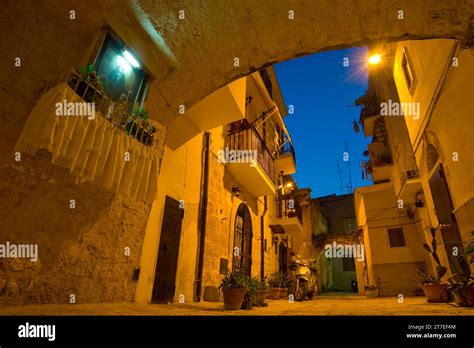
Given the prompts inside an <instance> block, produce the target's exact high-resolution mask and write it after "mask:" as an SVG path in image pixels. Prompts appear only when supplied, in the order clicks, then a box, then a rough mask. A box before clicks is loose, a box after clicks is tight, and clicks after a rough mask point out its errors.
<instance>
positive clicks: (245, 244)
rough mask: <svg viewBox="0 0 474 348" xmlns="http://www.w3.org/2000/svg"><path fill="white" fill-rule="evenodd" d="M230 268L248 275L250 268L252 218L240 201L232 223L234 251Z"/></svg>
mask: <svg viewBox="0 0 474 348" xmlns="http://www.w3.org/2000/svg"><path fill="white" fill-rule="evenodd" d="M233 255H234V256H233V262H232V269H233V270H234V271H235V270H241V271H242V272H244V273H245V274H247V275H248V276H250V272H251V268H252V219H251V215H250V210H249V208H248V207H247V205H246V204H244V203H242V204H240V205H239V207H238V208H237V214H236V216H235V223H234V253H233Z"/></svg>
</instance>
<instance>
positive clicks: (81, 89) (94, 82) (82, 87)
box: [76, 64, 103, 102]
mask: <svg viewBox="0 0 474 348" xmlns="http://www.w3.org/2000/svg"><path fill="white" fill-rule="evenodd" d="M88 86H92V87H93V88H88ZM97 91H99V92H101V93H103V83H102V81H101V79H100V77H99V76H98V75H97V72H96V71H95V68H94V65H93V64H90V65H89V66H83V67H82V68H81V71H80V75H79V81H78V85H77V88H76V93H77V94H78V95H79V96H80V97H83V98H84V100H85V101H86V102H91V101H92V99H93V98H94V96H95V94H96V92H97ZM84 93H85V94H84Z"/></svg>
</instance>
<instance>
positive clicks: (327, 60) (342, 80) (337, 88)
mask: <svg viewBox="0 0 474 348" xmlns="http://www.w3.org/2000/svg"><path fill="white" fill-rule="evenodd" d="M365 54H366V48H352V49H345V50H339V51H330V52H322V53H318V54H313V55H310V56H306V57H302V58H298V59H293V60H290V61H286V62H283V63H279V64H276V65H275V66H274V69H275V72H276V74H277V78H278V81H279V83H280V88H281V90H282V93H283V98H284V99H285V103H286V105H287V106H288V105H293V106H294V114H293V115H288V116H287V117H285V123H286V125H287V128H288V131H289V132H290V135H291V136H292V138H293V144H294V146H295V152H296V166H297V173H296V174H294V175H293V177H294V178H295V180H296V183H297V185H298V187H299V188H305V187H309V188H311V190H312V193H311V196H312V197H320V196H325V195H329V194H333V193H336V194H338V195H339V194H341V185H340V181H339V175H338V172H337V167H336V160H339V166H340V168H341V177H342V185H343V190H344V192H343V193H348V188H347V187H345V185H348V184H349V171H348V165H347V162H344V161H343V153H344V152H345V151H346V150H345V142H346V141H347V143H348V152H349V156H350V157H349V158H350V169H351V174H352V175H351V176H352V187H353V188H356V187H360V186H366V185H369V184H370V182H369V181H368V180H367V179H365V180H362V174H361V173H362V171H361V169H360V160H362V159H367V158H364V156H363V154H362V153H363V152H364V150H366V149H367V144H368V143H369V142H370V138H365V137H364V135H363V133H362V127H360V128H361V129H360V132H359V133H355V132H354V129H353V120H354V119H355V120H356V121H358V120H359V113H360V108H359V107H355V106H348V105H354V101H355V100H356V99H357V98H358V97H360V96H361V95H362V94H364V92H365V90H366V89H367V70H366V69H365V68H364V67H363V65H364V64H363V63H360V62H362V61H363V60H364V59H365V58H364V57H365V56H364V55H365ZM344 57H348V58H349V67H344V66H343V59H344ZM356 61H357V62H359V63H357V62H356ZM357 71H359V72H358V73H357Z"/></svg>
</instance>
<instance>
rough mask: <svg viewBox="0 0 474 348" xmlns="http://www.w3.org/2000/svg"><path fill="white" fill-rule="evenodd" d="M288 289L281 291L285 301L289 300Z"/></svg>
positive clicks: (281, 296)
mask: <svg viewBox="0 0 474 348" xmlns="http://www.w3.org/2000/svg"><path fill="white" fill-rule="evenodd" d="M288 293H289V292H288V289H287V288H282V289H281V290H280V298H283V299H285V300H288Z"/></svg>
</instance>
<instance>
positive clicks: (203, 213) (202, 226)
mask: <svg viewBox="0 0 474 348" xmlns="http://www.w3.org/2000/svg"><path fill="white" fill-rule="evenodd" d="M202 142H203V146H202V154H201V163H202V169H201V197H200V202H199V216H198V238H197V239H198V240H197V244H198V248H197V255H196V256H197V257H196V258H197V262H196V274H195V279H194V302H199V301H201V291H202V271H203V268H204V243H205V241H206V222H207V200H208V187H209V144H210V133H209V132H205V133H204V137H203V140H202Z"/></svg>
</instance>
